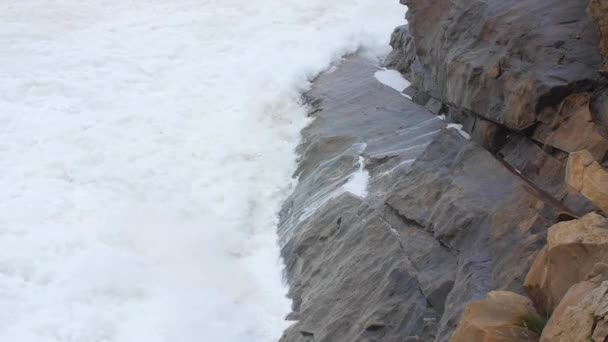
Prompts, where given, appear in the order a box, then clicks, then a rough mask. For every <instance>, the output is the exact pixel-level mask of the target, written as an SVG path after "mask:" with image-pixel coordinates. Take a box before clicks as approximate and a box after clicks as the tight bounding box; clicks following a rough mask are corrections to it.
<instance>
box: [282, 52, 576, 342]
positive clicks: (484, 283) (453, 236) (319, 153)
mask: <svg viewBox="0 0 608 342" xmlns="http://www.w3.org/2000/svg"><path fill="white" fill-rule="evenodd" d="M376 70H377V68H376V67H375V66H373V64H372V63H371V62H369V61H367V60H365V59H363V58H361V57H355V58H350V59H348V60H346V61H345V62H344V63H342V64H341V65H340V66H339V67H338V68H337V70H336V71H334V72H332V73H327V74H324V75H322V76H321V77H319V79H318V80H316V82H315V85H314V87H313V89H312V90H311V91H310V92H309V93H308V94H307V97H308V101H309V102H310V103H311V104H313V106H314V107H313V108H312V111H311V112H312V116H313V117H314V119H315V121H313V123H312V124H311V125H310V126H309V127H308V128H307V129H306V130H305V131H304V132H303V134H304V140H303V143H302V145H301V146H300V148H299V152H300V154H301V160H300V167H299V169H298V173H297V175H298V176H299V184H298V186H297V187H296V189H295V191H294V193H293V195H292V196H291V197H290V198H289V200H288V201H287V202H286V204H285V207H284V208H283V211H282V213H281V222H280V231H279V233H280V236H281V243H282V246H283V247H282V250H283V256H284V258H285V262H286V272H287V279H288V282H289V284H290V288H291V291H290V296H291V298H292V299H293V301H294V306H293V313H292V314H291V315H290V318H291V319H293V320H295V323H294V324H293V325H292V326H291V327H290V328H289V329H288V330H287V331H286V332H285V335H284V336H283V337H282V341H290V342H291V341H400V342H402V341H404V340H405V341H447V340H448V339H449V337H450V336H451V334H452V332H453V331H454V329H455V327H456V324H457V322H458V320H459V318H460V315H461V314H462V312H463V310H464V308H465V306H466V304H468V303H469V302H471V301H476V300H480V299H483V298H485V297H486V295H487V294H488V293H489V292H490V291H493V290H509V291H514V292H516V293H524V288H523V286H522V283H523V279H524V277H525V274H526V272H527V271H528V268H529V267H530V264H531V263H532V260H533V259H534V257H535V255H536V253H537V252H538V251H539V250H540V249H541V248H542V247H543V245H544V243H545V237H546V229H547V228H548V227H549V226H551V225H552V224H553V223H554V222H555V221H556V220H557V216H558V215H559V213H560V212H563V211H564V208H563V207H562V206H561V204H560V203H559V202H558V201H556V200H554V199H553V198H552V197H550V196H546V195H545V194H544V193H543V192H541V191H538V189H536V188H535V187H533V186H531V185H530V184H529V183H528V182H527V181H526V180H525V179H523V178H522V177H521V176H520V175H519V174H518V173H517V172H515V171H514V170H512V169H510V168H508V167H506V166H505V164H504V163H503V162H502V161H500V160H499V159H497V158H495V157H494V156H493V155H492V153H490V152H488V151H487V150H485V149H484V148H483V147H481V146H480V145H478V144H477V143H475V142H473V141H470V140H467V139H465V138H463V137H462V136H461V134H459V133H458V132H456V131H455V130H453V129H449V130H446V129H444V127H445V123H444V122H443V121H442V120H440V119H439V118H438V117H437V116H436V115H434V114H433V113H431V112H429V111H428V110H427V109H425V108H424V107H422V106H419V105H416V104H414V103H412V102H410V101H408V100H407V99H406V98H405V97H404V96H402V94H399V93H398V92H396V91H394V90H393V89H390V88H388V87H386V86H384V85H382V84H380V83H378V82H377V81H376V80H375V79H374V78H373V73H374V72H375V71H376ZM361 163H363V164H364V165H365V170H366V171H367V172H368V173H369V183H368V193H367V196H355V195H354V194H351V193H348V192H346V191H344V184H345V183H347V182H349V180H350V176H351V175H352V174H353V172H357V170H358V169H359V168H360V166H361Z"/></svg>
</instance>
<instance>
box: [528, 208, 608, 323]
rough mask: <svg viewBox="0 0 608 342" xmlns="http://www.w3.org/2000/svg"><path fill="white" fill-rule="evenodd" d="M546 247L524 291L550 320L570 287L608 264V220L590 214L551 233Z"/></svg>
mask: <svg viewBox="0 0 608 342" xmlns="http://www.w3.org/2000/svg"><path fill="white" fill-rule="evenodd" d="M547 240H548V242H547V246H546V247H545V248H544V249H543V251H542V252H540V253H539V255H538V256H537V257H536V260H535V261H534V264H533V265H532V268H531V269H530V272H529V273H528V276H527V277H526V280H525V287H526V289H527V290H528V294H529V295H530V298H532V300H533V301H534V303H535V304H536V306H537V309H538V310H539V311H540V312H541V313H542V314H544V315H546V316H549V315H550V314H551V313H552V312H553V310H554V309H555V307H556V306H557V305H558V304H559V303H560V301H561V300H562V298H563V297H564V295H565V294H566V292H567V291H568V290H569V289H570V287H571V286H573V285H575V284H577V283H579V282H581V281H584V280H586V279H587V278H588V276H590V275H593V274H594V272H593V271H594V269H596V265H598V264H606V263H608V220H606V218H604V217H603V216H601V215H598V214H595V213H590V214H588V215H586V216H584V217H583V218H581V219H579V220H573V221H567V222H561V223H558V224H556V225H554V226H553V227H551V228H550V229H549V234H548V238H547Z"/></svg>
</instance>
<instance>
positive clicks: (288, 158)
mask: <svg viewBox="0 0 608 342" xmlns="http://www.w3.org/2000/svg"><path fill="white" fill-rule="evenodd" d="M402 17H403V8H401V7H400V6H399V5H398V2H397V1H396V0H331V1H328V0H310V1H300V0H253V1H236V0H171V1H169V0H97V1H93V0H62V1H48V0H4V1H2V4H0V46H2V48H1V49H0V169H1V171H0V186H1V187H2V191H1V192H0V214H1V215H0V308H2V309H0V341H14V342H30V341H36V342H37V341H40V342H47V341H49V342H50V341H62V342H93V341H95V342H119V341H120V342H156V341H163V342H182V341H183V342H193V341H209V342H216V341H226V342H236V341H238V342H257V341H273V340H276V339H277V338H278V337H279V336H280V334H281V331H282V329H283V328H285V324H286V323H285V322H284V321H283V317H284V316H285V314H286V313H288V312H289V308H290V302H289V301H288V300H287V299H286V298H285V294H286V291H287V290H286V288H285V286H284V284H283V283H282V281H281V267H282V266H281V262H280V260H279V250H278V247H277V244H276V235H275V226H276V213H277V211H278V210H279V208H280V205H281V201H282V200H283V199H284V198H285V196H286V194H287V193H288V191H289V189H290V184H291V182H292V180H291V175H292V172H293V170H294V162H295V155H294V149H295V147H296V145H297V143H298V139H299V131H300V129H301V128H302V127H303V126H304V125H305V124H306V123H307V119H306V115H305V109H304V108H303V107H302V106H301V104H300V102H299V99H300V93H301V92H302V91H305V90H306V89H307V87H308V86H309V80H310V79H312V77H314V76H315V75H316V74H317V73H318V72H319V71H321V70H323V69H324V68H327V67H328V66H329V64H330V63H331V62H332V61H334V60H336V59H337V58H338V57H339V56H341V55H343V54H345V53H349V52H353V51H355V50H356V49H357V48H359V47H361V46H362V47H365V48H366V49H367V50H370V51H372V52H374V53H382V52H384V51H385V49H386V44H387V42H388V39H389V36H390V32H391V30H392V28H393V27H394V26H395V25H397V24H399V23H400V22H401V21H402Z"/></svg>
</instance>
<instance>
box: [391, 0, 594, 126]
mask: <svg viewBox="0 0 608 342" xmlns="http://www.w3.org/2000/svg"><path fill="white" fill-rule="evenodd" d="M402 3H404V4H405V5H407V6H408V8H409V11H408V13H407V19H408V23H409V30H410V31H411V33H412V37H413V40H414V46H415V50H416V58H417V59H418V62H419V64H420V65H421V67H419V68H418V69H419V70H421V71H422V72H424V73H427V74H429V75H431V77H432V79H433V81H434V82H435V85H436V86H437V87H438V88H439V92H440V95H441V96H440V97H441V99H442V100H443V101H444V102H448V103H452V104H454V105H456V106H458V107H462V108H463V109H466V110H469V111H472V112H475V113H477V114H479V115H481V116H482V117H484V118H486V119H488V120H490V121H494V122H496V123H499V124H502V125H505V126H507V127H509V128H511V129H514V130H523V129H525V128H528V127H531V126H532V125H533V124H534V123H535V122H536V121H537V115H538V113H539V112H540V111H541V110H542V109H543V108H545V107H547V106H556V105H558V104H559V103H560V102H561V101H562V100H563V99H564V98H565V97H566V96H568V95H570V94H572V93H573V92H580V91H581V89H585V88H588V86H591V85H592V84H594V82H595V80H596V79H597V76H598V73H597V70H598V68H599V67H600V66H601V64H602V56H601V54H600V48H599V31H598V29H597V26H596V25H595V24H594V22H593V20H592V19H591V17H590V16H589V15H587V13H586V9H587V4H588V2H587V1H569V0H545V1H538V0H503V1H496V0H474V1H471V0H436V1H428V0H402ZM411 65H413V66H416V65H417V64H416V63H411ZM412 81H413V83H414V85H415V86H417V87H419V88H421V89H423V90H424V91H427V92H428V91H429V89H427V88H428V86H427V84H419V83H418V82H416V80H415V79H414V80H412Z"/></svg>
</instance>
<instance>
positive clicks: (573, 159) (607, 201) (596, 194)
mask: <svg viewBox="0 0 608 342" xmlns="http://www.w3.org/2000/svg"><path fill="white" fill-rule="evenodd" d="M566 182H567V183H568V185H570V186H571V187H572V188H573V189H574V190H576V191H578V192H580V193H581V194H582V195H583V196H585V197H587V198H588V199H589V200H591V202H593V203H594V204H595V205H597V206H598V207H599V208H600V209H602V210H603V211H604V212H606V213H608V171H607V170H606V169H604V168H603V167H602V166H601V165H600V164H598V163H597V162H596V161H595V159H594V158H593V155H592V154H591V153H589V152H588V151H579V152H576V153H572V154H570V158H569V159H568V167H567V170H566Z"/></svg>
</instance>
